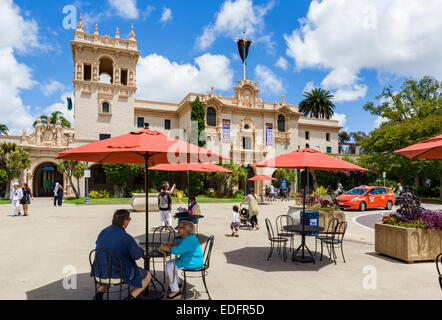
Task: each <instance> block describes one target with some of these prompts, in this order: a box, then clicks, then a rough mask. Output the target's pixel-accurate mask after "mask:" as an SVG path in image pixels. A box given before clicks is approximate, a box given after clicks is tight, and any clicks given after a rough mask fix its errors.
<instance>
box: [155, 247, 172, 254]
mask: <svg viewBox="0 0 442 320" xmlns="http://www.w3.org/2000/svg"><path fill="white" fill-rule="evenodd" d="M156 251H157V252H159V253H162V254H163V255H167V254H169V253H170V248H169V247H168V246H161V247H159V248H157V249H156Z"/></svg>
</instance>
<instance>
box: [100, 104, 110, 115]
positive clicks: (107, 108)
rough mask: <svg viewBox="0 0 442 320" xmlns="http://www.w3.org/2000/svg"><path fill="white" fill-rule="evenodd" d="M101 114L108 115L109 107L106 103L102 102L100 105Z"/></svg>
mask: <svg viewBox="0 0 442 320" xmlns="http://www.w3.org/2000/svg"><path fill="white" fill-rule="evenodd" d="M101 112H102V113H109V112H110V106H109V103H108V102H103V104H102V105H101Z"/></svg>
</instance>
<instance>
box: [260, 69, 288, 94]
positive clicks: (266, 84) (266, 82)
mask: <svg viewBox="0 0 442 320" xmlns="http://www.w3.org/2000/svg"><path fill="white" fill-rule="evenodd" d="M255 75H256V80H257V81H258V84H259V86H260V87H261V89H262V91H264V92H269V93H272V94H281V93H283V92H284V87H283V85H282V81H281V80H280V79H279V78H278V77H277V76H276V75H275V74H274V73H273V72H272V70H270V69H269V68H267V67H266V66H263V65H257V66H256V68H255Z"/></svg>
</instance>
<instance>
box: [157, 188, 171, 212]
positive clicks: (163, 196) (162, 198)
mask: <svg viewBox="0 0 442 320" xmlns="http://www.w3.org/2000/svg"><path fill="white" fill-rule="evenodd" d="M158 207H159V208H160V210H163V211H165V210H169V194H168V193H167V192H161V193H160V194H159V195H158Z"/></svg>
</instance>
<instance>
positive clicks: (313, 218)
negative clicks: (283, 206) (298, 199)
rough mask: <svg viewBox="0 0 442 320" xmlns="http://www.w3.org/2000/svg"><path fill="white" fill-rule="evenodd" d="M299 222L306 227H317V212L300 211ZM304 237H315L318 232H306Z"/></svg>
mask: <svg viewBox="0 0 442 320" xmlns="http://www.w3.org/2000/svg"><path fill="white" fill-rule="evenodd" d="M301 221H303V223H304V225H306V226H315V227H317V226H318V223H319V211H301ZM305 235H306V236H317V235H318V232H307V233H306V234H305Z"/></svg>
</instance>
